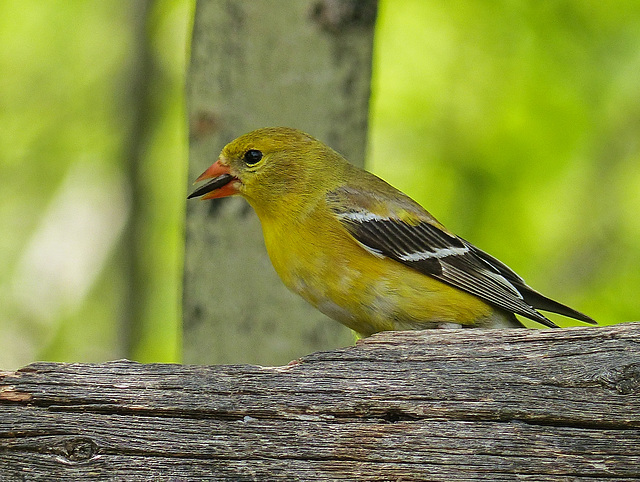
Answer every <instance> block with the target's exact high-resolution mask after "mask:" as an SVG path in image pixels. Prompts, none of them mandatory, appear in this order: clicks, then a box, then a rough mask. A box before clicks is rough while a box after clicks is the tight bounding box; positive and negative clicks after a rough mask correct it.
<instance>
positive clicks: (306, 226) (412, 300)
mask: <svg viewBox="0 0 640 482" xmlns="http://www.w3.org/2000/svg"><path fill="white" fill-rule="evenodd" d="M206 179H212V180H211V181H210V182H208V183H207V184H205V185H203V186H201V187H200V188H198V189H196V190H195V191H194V192H193V193H192V194H191V195H190V196H189V198H193V197H198V196H201V197H202V199H213V198H221V197H225V196H231V195H240V196H242V197H243V198H245V199H246V200H247V201H248V202H249V204H250V205H251V206H252V207H253V209H255V211H256V213H257V214H258V217H259V218H260V222H261V224H262V231H263V234H264V241H265V245H266V247H267V252H268V253H269V257H270V258H271V262H272V263H273V266H274V268H275V270H276V272H277V273H278V275H279V276H280V278H281V279H282V281H283V282H284V284H285V285H286V286H287V287H288V288H289V289H291V290H292V291H294V292H296V293H298V294H299V295H300V296H302V297H303V298H304V299H305V300H307V301H308V302H309V303H311V304H312V305H313V306H315V307H316V308H317V309H318V310H320V311H322V312H323V313H325V314H326V315H328V316H330V317H331V318H333V319H335V320H337V321H339V322H340V323H343V324H345V325H346V326H348V327H349V328H351V329H352V330H355V331H356V332H358V333H359V334H361V335H363V336H368V335H371V334H372V333H376V332H378V331H384V330H420V329H426V328H438V327H451V326H463V327H486V328H489V327H491V328H495V327H522V326H523V325H522V324H521V323H520V321H518V319H517V318H516V316H515V314H518V315H522V316H524V317H527V318H530V319H532V320H535V321H537V322H539V323H542V324H543V325H546V326H549V327H555V326H557V325H555V324H554V323H553V322H552V321H551V320H549V319H547V318H546V317H545V316H543V315H542V314H541V313H539V312H538V311H537V310H538V309H539V310H544V311H551V312H555V313H560V314H562V315H564V316H568V317H571V318H575V319H577V320H581V321H584V322H587V323H592V324H595V323H596V322H595V321H594V320H593V319H591V318H590V317H588V316H587V315H584V314H582V313H580V312H579V311H576V310H574V309H572V308H569V307H568V306H565V305H563V304H561V303H558V302H556V301H553V300H551V299H549V298H547V297H546V296H543V295H542V294H540V293H538V292H537V291H535V290H534V289H532V288H530V287H529V286H527V284H526V283H525V282H524V280H523V279H522V278H521V277H520V276H518V275H517V274H516V273H514V272H513V271H512V270H511V269H510V268H508V267H507V266H506V265H505V264H503V263H502V262H500V261H498V260H497V259H496V258H494V257H492V256H491V255H489V254H487V253H485V252H484V251H481V250H480V249H478V248H476V247H475V246H473V245H472V244H471V243H469V242H467V241H465V240H464V239H462V238H460V237H458V236H456V235H455V234H453V233H451V232H450V231H448V230H447V229H446V228H445V227H444V226H443V225H442V224H440V223H439V222H438V221H437V220H436V219H435V218H434V217H433V216H431V214H429V213H428V212H427V211H426V210H425V209H424V208H423V207H422V206H420V205H419V204H418V203H417V202H415V201H414V200H412V199H411V198H409V197H408V196H407V195H405V194H403V193H402V192H400V191H398V190H397V189H395V188H394V187H392V186H391V185H389V184H387V183H386V182H385V181H383V180H382V179H380V178H378V177H376V176H375V175H373V174H371V173H369V172H367V171H364V170H362V169H359V168H357V167H355V166H353V165H352V164H349V162H347V161H346V160H345V159H344V158H343V157H342V156H341V155H340V154H338V153H337V152H335V151H334V150H333V149H331V148H329V147H327V146H326V145H324V144H323V143H322V142H320V141H318V140H317V139H314V138H313V137H311V136H310V135H308V134H305V133H304V132H301V131H299V130H296V129H291V128H286V127H274V128H264V129H258V130H256V131H253V132H250V133H248V134H245V135H243V136H241V137H239V138H237V139H236V140H234V141H233V142H231V143H230V144H228V145H227V146H226V147H225V148H224V149H223V150H222V153H221V154H220V157H219V159H218V160H217V161H216V162H215V163H214V164H213V165H212V166H211V167H209V168H208V169H207V170H206V171H205V172H204V173H202V175H201V176H200V177H198V179H197V180H196V182H199V181H203V180H206Z"/></svg>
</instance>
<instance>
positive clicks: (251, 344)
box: [183, 0, 377, 365]
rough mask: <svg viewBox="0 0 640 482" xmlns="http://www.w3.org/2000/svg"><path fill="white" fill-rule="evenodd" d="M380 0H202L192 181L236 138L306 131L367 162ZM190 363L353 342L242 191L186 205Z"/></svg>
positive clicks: (192, 97)
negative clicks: (283, 268)
mask: <svg viewBox="0 0 640 482" xmlns="http://www.w3.org/2000/svg"><path fill="white" fill-rule="evenodd" d="M376 9H377V4H376V1H375V0H367V1H355V0H354V1H351V0H304V1H296V2H282V1H278V0H263V1H258V2H256V1H234V2H229V1H223V0H214V1H207V2H198V4H197V6H196V14H195V22H194V29H193V40H192V47H191V49H192V50H191V65H190V71H189V74H188V79H187V102H188V113H189V123H190V166H189V179H190V180H191V181H193V180H194V179H195V178H196V176H197V175H198V174H200V173H201V172H202V171H203V170H204V169H205V168H206V167H208V166H209V165H210V164H212V163H213V162H214V161H215V160H216V159H217V156H218V154H219V152H220V150H221V149H222V147H224V145H225V144H226V143H227V142H229V141H231V140H232V139H234V138H235V137H237V136H239V135H241V134H244V133H246V132H248V131H250V130H253V129H256V128H259V127H265V126H278V125H284V126H290V127H296V128H299V129H302V130H304V131H306V132H308V133H310V134H311V135H313V136H315V137H317V138H319V139H320V140H322V141H324V142H326V143H327V144H329V145H330V146H331V147H333V148H334V149H336V150H338V151H339V152H341V153H342V154H344V155H345V156H346V157H347V158H348V159H349V160H350V161H351V162H354V163H357V164H359V165H363V163H364V154H365V145H366V129H367V119H368V103H369V95H370V77H371V54H372V44H373V30H374V24H375V17H376ZM183 302H184V308H183V310H184V361H185V362H186V363H240V362H241V363H258V364H265V365H277V364H282V363H286V362H287V361H289V360H291V359H293V358H296V357H299V356H301V355H303V354H306V353H310V352H313V351H317V350H322V349H327V348H330V347H336V346H342V345H346V344H349V343H352V342H353V337H352V335H351V333H350V332H349V331H348V330H347V329H346V328H344V327H342V325H339V324H338V323H336V322H334V321H332V320H329V319H328V318H326V317H325V316H324V315H322V314H320V313H319V312H317V311H316V310H315V309H313V308H312V307H311V306H309V305H307V304H306V303H305V302H304V301H303V300H302V299H299V298H298V297H297V296H296V295H294V294H292V293H290V292H288V291H287V289H286V288H285V287H284V286H283V285H282V283H281V282H280V280H279V279H278V277H277V275H276V273H275V271H274V270H273V268H272V267H271V263H270V261H269V259H268V256H267V253H266V250H265V249H264V245H263V240H262V232H261V229H260V225H259V222H258V219H257V217H256V216H255V214H254V213H253V211H252V210H251V209H250V207H249V206H248V205H247V204H246V203H245V201H244V200H242V199H223V200H217V201H207V202H196V201H191V202H189V203H188V206H187V225H186V255H185V278H184V296H183Z"/></svg>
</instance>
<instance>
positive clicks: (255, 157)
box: [244, 149, 262, 165]
mask: <svg viewBox="0 0 640 482" xmlns="http://www.w3.org/2000/svg"><path fill="white" fill-rule="evenodd" d="M260 159H262V152H260V151H258V150H257V149H249V150H248V151H247V152H245V153H244V162H246V163H247V164H248V165H251V164H255V163H256V162H258V161H259V160H260Z"/></svg>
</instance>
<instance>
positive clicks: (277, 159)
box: [189, 127, 348, 214]
mask: <svg viewBox="0 0 640 482" xmlns="http://www.w3.org/2000/svg"><path fill="white" fill-rule="evenodd" d="M345 165H348V163H347V162H346V161H345V160H344V158H342V156H340V155H339V154H338V153H336V152H335V151H333V150H332V149H330V148H329V147H327V146H325V145H324V144H323V143H321V142H320V141H318V140H317V139H314V138H313V137H311V136H309V135H308V134H305V133H304V132H302V131H299V130H296V129H291V128H288V127H268V128H263V129H258V130H255V131H253V132H249V133H248V134H245V135H243V136H241V137H238V138H237V139H235V140H234V141H232V142H230V143H229V144H227V146H225V148H224V149H223V150H222V152H221V153H220V157H219V158H218V160H217V161H216V162H215V163H213V164H212V165H211V166H210V167H209V168H208V169H207V170H206V171H204V172H203V173H202V174H201V175H200V176H199V177H198V178H197V179H196V182H200V181H205V180H208V179H210V181H209V182H208V183H207V184H204V185H203V186H201V187H199V188H198V189H196V190H195V191H194V192H193V193H191V194H190V195H189V199H190V198H194V197H201V199H215V198H221V197H227V196H232V195H235V194H239V195H241V196H242V197H244V198H246V199H247V201H249V203H250V204H251V205H252V206H253V207H254V209H256V211H258V214H261V211H262V212H265V209H266V210H270V209H273V208H275V207H276V206H278V205H281V204H282V203H299V202H301V201H302V200H303V199H304V198H305V197H306V196H307V195H309V194H310V193H312V192H317V191H318V189H320V190H323V188H326V189H329V188H331V187H332V185H333V181H334V180H335V179H338V178H339V177H340V175H341V172H342V170H343V169H344V168H345V167H344V166H345ZM326 189H325V190H326Z"/></svg>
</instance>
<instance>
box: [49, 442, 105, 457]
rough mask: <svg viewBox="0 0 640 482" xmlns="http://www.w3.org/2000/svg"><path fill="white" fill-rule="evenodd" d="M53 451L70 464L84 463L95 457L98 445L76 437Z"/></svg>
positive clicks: (61, 443) (62, 443)
mask: <svg viewBox="0 0 640 482" xmlns="http://www.w3.org/2000/svg"><path fill="white" fill-rule="evenodd" d="M53 451H54V452H55V453H57V454H58V455H59V456H61V457H63V458H64V459H66V460H68V461H69V462H83V461H86V460H89V459H91V458H93V457H95V455H96V454H97V453H98V445H97V444H96V443H95V442H94V441H93V440H91V439H89V438H86V437H76V438H72V439H66V440H64V441H62V442H60V444H59V445H58V447H54V450H53Z"/></svg>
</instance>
